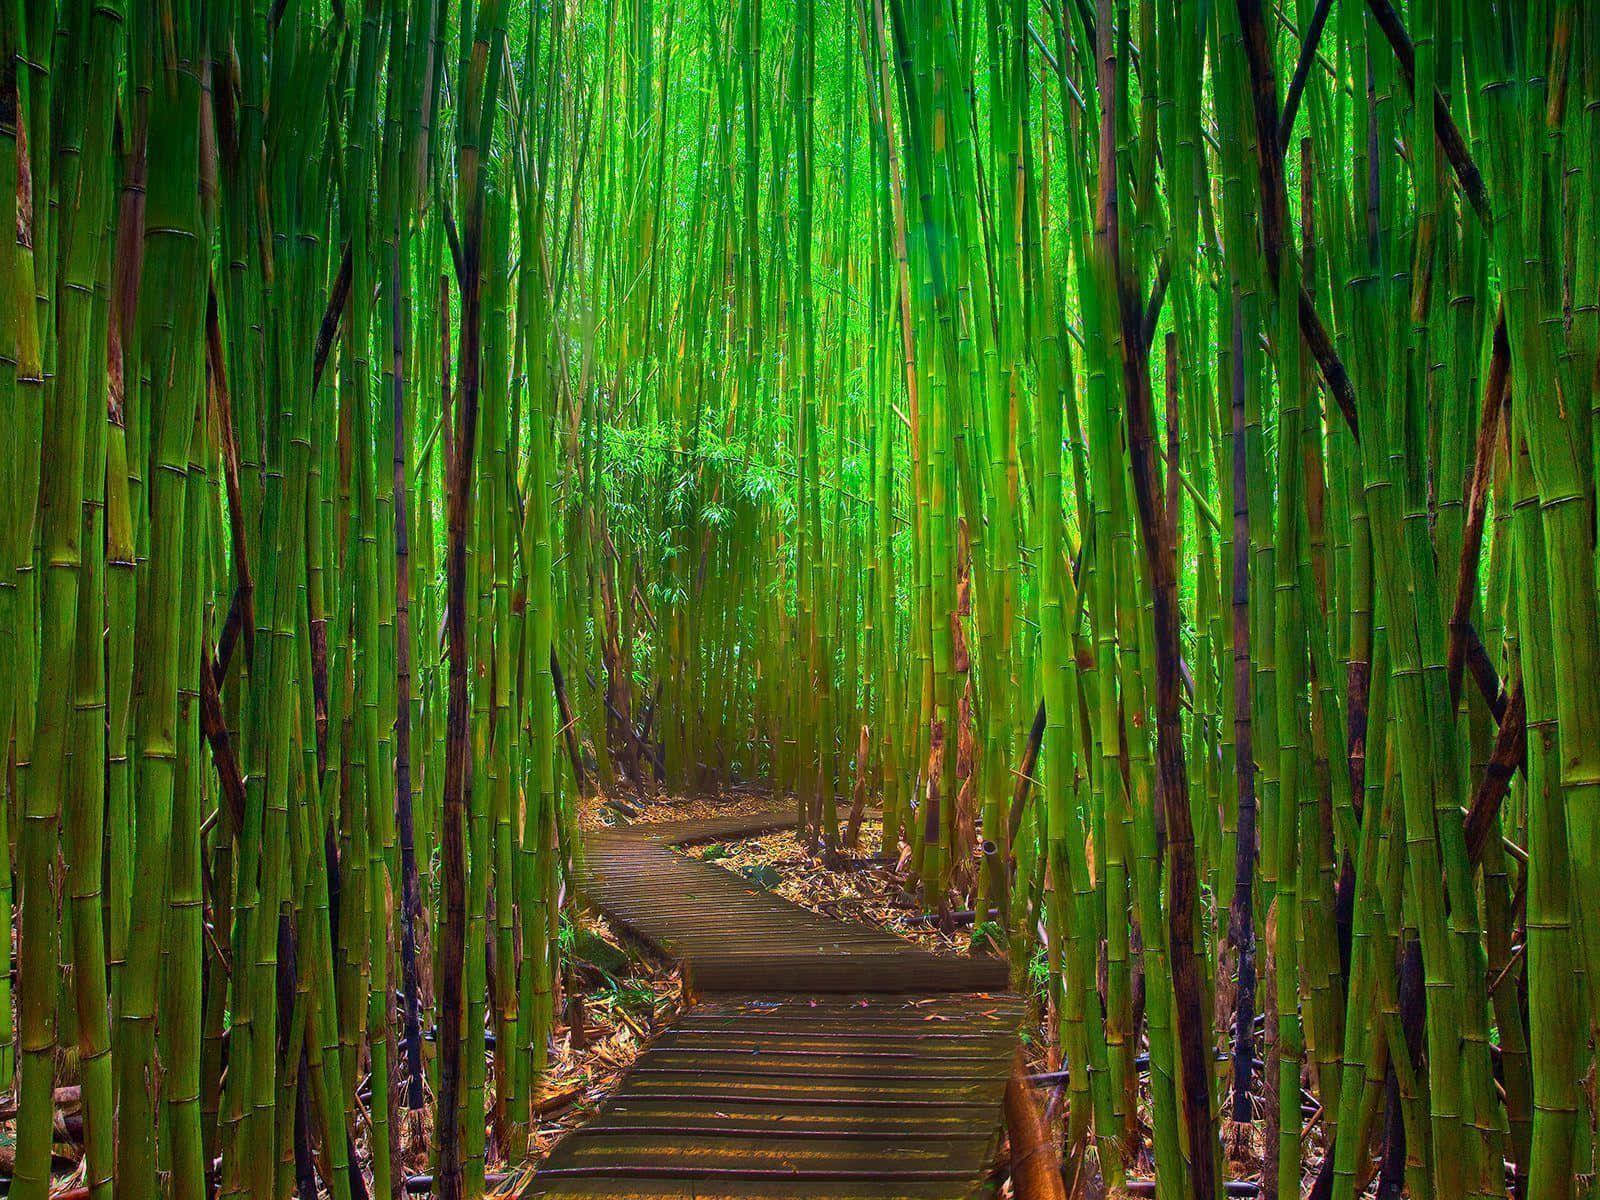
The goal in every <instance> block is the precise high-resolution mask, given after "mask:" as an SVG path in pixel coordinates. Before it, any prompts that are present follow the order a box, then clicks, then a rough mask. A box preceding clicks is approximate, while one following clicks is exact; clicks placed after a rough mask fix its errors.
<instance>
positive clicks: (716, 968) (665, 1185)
mask: <svg viewBox="0 0 1600 1200" xmlns="http://www.w3.org/2000/svg"><path fill="white" fill-rule="evenodd" d="M793 824H794V814H793V812H789V813H787V814H784V813H779V812H768V813H757V814H754V815H742V816H735V817H721V818H712V819H710V820H703V821H678V822H671V823H667V824H661V825H643V826H634V827H632V828H628V829H610V830H602V831H596V832H593V833H591V834H590V835H589V836H588V838H587V839H586V843H585V845H586V861H585V864H584V868H583V886H584V889H585V893H586V896H587V899H588V901H589V902H590V903H591V904H592V905H593V906H594V907H596V908H598V909H599V910H600V911H601V912H603V913H605V914H606V916H607V917H609V918H611V919H612V920H613V921H615V922H617V923H618V924H620V925H622V926H623V927H625V928H627V929H628V930H630V931H631V932H632V933H634V934H635V935H636V936H638V937H640V938H642V939H644V940H645V941H647V942H649V943H651V944H652V945H654V946H655V947H657V948H658V949H660V950H661V951H663V952H664V953H666V954H669V955H671V956H673V957H675V958H677V959H679V960H680V961H681V962H682V963H683V965H684V969H685V973H686V976H687V978H688V980H689V981H690V983H691V985H692V990H693V991H694V992H695V993H697V994H699V995H700V996H701V997H702V999H701V1002H700V1003H699V1004H698V1005H696V1007H694V1008H692V1009H690V1010H689V1011H688V1012H686V1013H684V1014H683V1016H681V1017H680V1018H679V1019H678V1020H677V1021H676V1022H674V1023H673V1024H672V1025H671V1026H669V1027H668V1029H667V1030H666V1031H665V1032H664V1033H663V1034H662V1036H661V1037H660V1038H659V1039H658V1040H657V1041H656V1043H655V1044H654V1045H653V1046H651V1048H650V1049H649V1050H647V1051H646V1052H645V1053H644V1054H643V1055H641V1056H640V1058H639V1060H638V1061H637V1062H636V1063H635V1064H634V1065H633V1067H632V1069H631V1070H630V1071H629V1072H628V1074H627V1076H626V1077H625V1078H624V1080H623V1082H622V1085H621V1087H620V1088H619V1089H618V1090H617V1092H616V1093H615V1094H614V1095H613V1096H612V1097H611V1099H610V1100H609V1101H607V1103H606V1104H605V1106H604V1107H603V1108H602V1109H601V1111H600V1112H599V1113H598V1114H597V1115H596V1116H595V1118H594V1120H593V1121H591V1122H590V1123H589V1124H588V1125H586V1126H584V1127H583V1128H581V1129H579V1130H577V1131H575V1132H574V1133H572V1134H570V1135H568V1136H567V1138H566V1139H565V1140H563V1141H562V1143H561V1144H560V1145H559V1146H558V1147H557V1148H556V1150H555V1151H554V1153H552V1154H551V1156H550V1158H549V1159H548V1160H546V1162H545V1163H544V1164H543V1165H542V1166H541V1167H540V1168H539V1170H538V1172H537V1173H536V1174H535V1175H534V1177H533V1180H532V1184H531V1187H530V1190H529V1191H528V1192H527V1193H526V1194H527V1195H528V1196H530V1197H542V1196H550V1197H557V1196H561V1197H577V1196H583V1197H617V1198H622V1197H627V1198H638V1197H649V1198H651V1200H699V1198H705V1200H711V1198H716V1200H732V1198H734V1197H762V1198H764V1197H816V1198H819V1200H820V1198H838V1200H844V1198H846V1197H852V1198H853V1197H860V1198H866V1197H879V1198H885V1200H889V1198H894V1197H901V1198H903V1200H947V1198H948V1200H955V1198H957V1197H969V1196H980V1195H985V1194H987V1193H988V1191H989V1190H990V1188H991V1184H990V1180H989V1166H990V1163H991V1162H992V1161H993V1159H994V1152H995V1147H996V1142H997V1139H998V1134H999V1121H1000V1111H1001V1109H1000V1106H1001V1099H1002V1096H1003V1095H1004V1092H1005V1086H1006V1079H1007V1077H1008V1075H1009V1074H1010V1070H1011V1060H1012V1057H1013V1055H1014V1053H1015V1049H1016V1033H1017V1027H1018V1024H1019V1022H1020V1020H1021V1016H1022V1006H1021V1002H1020V1000H1019V999H1018V998H1017V997H1016V996H1014V995H1012V994H1010V993H1009V992H1007V991H1006V990H1005V989H1006V968H1005V964H1003V963H1002V962H1000V961H999V960H998V959H989V958H952V957H948V956H941V955H935V954H931V953H929V952H927V951H925V950H922V949H921V948H919V947H916V946H913V945H911V944H909V943H907V942H904V941H902V940H901V939H899V938H896V937H894V936H892V935H890V934H887V933H883V932H881V931H879V930H876V929H871V928H869V927H867V926H863V925H856V924H849V923H846V922H843V921H835V920H832V919H830V918H828V917H824V916H820V915H818V914H816V913H813V912H810V911H809V910H807V909H803V908H800V907H799V906H798V905H794V904H790V903H789V902H788V901H786V900H783V899H780V898H779V897H777V896H774V895H772V894H770V893H768V892H764V891H761V890H760V889H758V888H755V887H752V886H751V885H749V884H747V883H745V882H744V881H742V880H741V879H739V878H738V877H737V876H736V875H733V874H732V873H731V872H728V871H724V870H723V869H721V868H720V867H715V866H711V865H709V864H707V863H702V862H699V861H698V860H696V859H692V858H690V857H688V856H687V855H684V854H681V853H679V852H678V850H677V849H676V847H678V846H683V845H687V844H690V843H693V842H706V841H720V840H724V839H731V838H741V837H750V836H754V835H756V834H759V833H764V832H770V831H772V830H775V829H783V828H787V827H791V826H793Z"/></svg>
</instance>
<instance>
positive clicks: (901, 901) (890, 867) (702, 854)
mask: <svg viewBox="0 0 1600 1200" xmlns="http://www.w3.org/2000/svg"><path fill="white" fill-rule="evenodd" d="M775 803H776V801H775V799H774V797H773V796H772V795H771V794H770V793H768V792H767V791H765V790H761V789H755V788H746V789H736V790H732V791H728V792H724V793H719V794H712V795H702V796H670V795H642V794H637V793H630V794H626V795H621V796H613V797H601V798H596V799H593V800H591V801H588V802H586V804H585V807H584V809H583V810H582V812H581V815H580V824H581V825H583V826H585V827H605V826H614V825H624V824H632V825H648V824H655V823H659V822H665V821H681V820H690V819H699V818H707V817H713V816H731V815H742V814H746V813H755V812H761V811H764V810H767V809H770V808H772V807H773V806H774V804H775ZM881 836H882V827H881V824H880V822H879V821H878V819H877V817H876V815H875V814H873V813H871V812H870V811H869V812H868V814H867V815H866V817H865V818H864V820H863V821H862V824H861V832H860V840H859V849H857V850H854V851H850V852H845V853H841V854H838V855H835V856H827V855H824V854H823V853H822V852H821V851H820V849H812V848H811V847H809V846H807V845H805V844H803V843H802V842H801V841H799V840H798V839H797V838H796V837H795V835H794V831H793V830H792V829H783V830H778V831H776V832H773V833H768V834H762V835H759V836H756V837H751V838H744V839H739V840H729V841H724V842H710V843H706V844H703V845H695V846H689V847H686V848H684V849H683V850H682V851H681V853H685V854H689V855H692V856H694V857H697V858H699V859H700V860H701V861H703V862H707V863H711V864H714V865H715V866H717V867H720V868H722V869H723V870H726V871H729V872H731V873H733V874H736V875H738V876H740V877H741V878H743V879H745V880H747V881H748V882H750V883H752V884H754V885H755V886H757V887H760V888H762V889H764V890H767V891H770V892H772V893H773V894H774V895H777V896H779V897H781V898H783V899H785V900H788V901H790V902H791V903H794V904H798V905H800V906H801V907H804V908H807V909H810V910H812V911H814V912H817V913H820V914H822V915H824V916H828V917H834V918H837V919H840V920H846V921H858V922H862V923H864V924H867V925H871V926H875V927H877V928H879V929H883V930H885V931H887V932H890V933H893V934H895V935H897V936H899V937H902V938H905V939H907V940H908V941H911V942H913V943H915V944H917V945H919V946H921V947H923V948H924V949H927V950H930V951H932V952H934V953H937V954H948V955H966V954H971V953H973V950H972V929H971V917H970V914H966V915H965V923H964V924H960V925H957V926H956V927H954V928H953V929H947V928H943V927H941V926H940V925H939V923H938V922H937V921H935V920H933V919H931V918H929V917H928V916H926V915H925V914H924V913H923V912H922V907H921V904H920V903H919V902H918V900H917V899H916V897H915V896H913V895H912V894H911V893H910V892H909V891H908V890H907V886H906V880H907V870H908V864H907V863H906V862H905V861H904V860H903V859H902V860H901V861H896V862H890V861H888V860H885V859H883V858H881V857H879V856H877V855H876V854H874V853H873V849H874V848H875V847H877V846H878V845H879V844H880V839H881ZM583 921H584V923H585V928H586V929H592V932H593V933H594V935H595V936H596V937H598V938H600V939H602V940H604V941H607V942H608V943H610V944H612V945H614V946H617V947H619V948H625V949H626V951H627V952H628V953H629V954H630V955H632V959H631V966H630V971H631V974H630V976H629V979H630V980H631V985H630V986H632V987H634V988H648V989H652V990H653V991H654V992H655V995H656V997H657V999H656V1001H655V1002H654V1003H653V1004H651V1005H648V1006H646V1008H645V1009H644V1010H642V1011H641V1010H639V1009H637V1008H632V1009H630V1008H629V1007H627V1005H628V1001H627V1000H626V999H625V998H621V997H619V996H616V995H615V994H613V996H612V998H610V999H608V1000H607V1001H604V1002H602V1003H607V1004H610V1005H612V1006H613V1007H612V1008H611V1009H608V1010H606V1011H607V1012H608V1013H609V1014H613V1015H608V1016H606V1017H605V1018H603V1019H604V1020H607V1021H609V1022H610V1023H611V1024H612V1026H613V1028H615V1027H616V1025H617V1024H619V1023H620V1024H623V1025H627V1024H629V1023H630V1022H632V1023H636V1024H637V1025H638V1026H640V1027H642V1028H639V1029H632V1030H631V1033H623V1034H622V1035H621V1036H617V1037H613V1038H612V1039H610V1040H609V1041H608V1040H605V1039H601V1040H598V1041H596V1042H593V1043H591V1045H590V1046H589V1047H588V1048H586V1049H585V1048H574V1047H572V1046H571V1043H570V1038H569V1035H568V1031H567V1027H566V1025H565V1024H561V1025H558V1028H557V1030H556V1037H557V1042H558V1047H557V1051H556V1052H555V1053H553V1055H552V1060H551V1061H552V1072H551V1079H552V1082H551V1084H550V1085H549V1090H550V1091H551V1092H553V1093H559V1092H560V1091H561V1090H562V1088H564V1087H570V1086H572V1085H571V1084H570V1083H566V1082H557V1081H565V1080H569V1079H571V1080H582V1081H583V1094H582V1098H581V1099H580V1100H579V1101H577V1102H575V1103H574V1104H573V1105H572V1106H571V1107H570V1108H568V1109H566V1110H565V1111H564V1112H562V1113H561V1114H559V1115H556V1116H553V1117H552V1118H550V1119H548V1120H546V1121H545V1122H544V1123H542V1124H541V1126H540V1128H539V1131H538V1138H537V1143H538V1144H537V1149H536V1151H535V1157H534V1158H533V1160H532V1162H537V1161H538V1160H539V1159H540V1158H542V1157H543V1156H544V1155H546V1154H548V1153H549V1150H550V1149H551V1148H552V1147H553V1145H554V1144H555V1142H556V1141H558V1140H559V1139H560V1137H561V1135H562V1134H564V1133H565V1132H567V1131H568V1130H570V1129H572V1128H574V1127H575V1126H577V1125H580V1124H582V1123H583V1121H584V1120H586V1119H587V1118H588V1116H589V1115H590V1114H591V1113H592V1112H593V1111H594V1109H595V1108H596V1107H597V1106H598V1104H599V1103H600V1102H601V1101H602V1100H604V1098H605V1097H606V1095H607V1094H608V1093H609V1091H610V1090H611V1089H612V1088H613V1087H615V1085H616V1084H617V1083H618V1082H619V1081H620V1079H621V1077H622V1075H623V1074H624V1073H625V1072H626V1070H627V1067H628V1066H629V1065H631V1063H632V1062H633V1060H634V1059H635V1058H636V1057H637V1056H638V1055H639V1054H640V1053H642V1052H643V1050H644V1049H645V1048H646V1047H647V1045H648V1043H649V1040H650V1037H649V1031H653V1030H659V1029H660V1028H661V1027H662V1026H664V1025H665V1024H667V1023H668V1022H669V1021H671V1020H672V1019H673V1018H674V1017H675V1016H676V1015H677V1013H678V1012H679V1011H680V1010H681V1006H682V1002H683V997H682V990H681V984H680V981H679V980H678V979H677V977H676V975H675V974H674V973H673V972H672V971H671V969H670V967H669V966H668V965H667V964H665V963H663V962H662V961H660V960H659V959H658V958H656V956H654V955H652V954H651V953H650V952H649V951H648V950H647V949H645V948H644V947H642V946H640V945H639V944H638V943H637V942H636V941H633V940H632V939H630V938H627V937H626V936H625V935H621V934H618V933H616V932H614V931H612V930H611V928H610V927H609V926H608V925H607V924H606V922H605V921H604V920H603V919H602V918H597V917H590V916H588V915H585V916H584V918H583ZM591 922H592V925H591V924H590V923H591ZM574 957H575V958H576V959H577V960H578V962H579V963H580V967H579V970H580V971H584V970H585V969H586V967H585V966H584V965H583V964H584V956H583V952H582V951H581V950H580V951H579V952H578V953H577V954H575V956H574ZM1031 966H1037V964H1031ZM1029 974H1030V975H1033V974H1035V972H1033V971H1030V972H1029ZM639 994H640V993H639V992H637V991H635V992H632V993H630V995H633V996H638V995H639ZM585 1003H586V1004H587V1005H589V1006H590V1007H591V1009H593V1008H595V1007H597V1002H596V999H595V996H594V994H592V993H591V994H590V995H588V996H586V998H585ZM619 1003H620V1004H621V1007H620V1008H617V1007H615V1006H616V1005H618V1004H619ZM1044 1009H1045V1005H1044V1004H1043V1003H1042V1002H1041V1003H1036V1004H1034V1005H1032V1006H1030V1013H1031V1015H1030V1017H1029V1020H1028V1022H1027V1024H1026V1025H1025V1027H1024V1028H1023V1030H1022V1035H1021V1041H1022V1047H1023V1052H1024V1058H1025V1063H1026V1067H1027V1070H1028V1072H1029V1073H1030V1074H1032V1075H1034V1076H1036V1077H1037V1076H1041V1075H1042V1076H1046V1078H1044V1079H1040V1080H1039V1086H1040V1095H1041V1099H1042V1101H1043V1102H1044V1104H1045V1107H1046V1112H1047V1114H1048V1115H1049V1117H1050V1119H1051V1121H1052V1124H1053V1125H1054V1126H1055V1129H1056V1134H1057V1137H1058V1139H1059V1138H1060V1137H1061V1136H1062V1133H1063V1130H1062V1124H1061V1123H1062V1121H1063V1120H1064V1118H1065V1115H1066V1111H1065V1110H1066V1089H1065V1086H1064V1084H1062V1083H1061V1082H1060V1079H1059V1077H1049V1073H1050V1072H1052V1071H1055V1070H1057V1069H1058V1068H1059V1066H1060V1062H1059V1057H1058V1056H1057V1055H1055V1054H1052V1053H1051V1052H1050V1047H1051V1046H1052V1044H1053V1042H1054V1037H1053V1033H1052V1030H1051V1029H1050V1028H1049V1027H1048V1019H1047V1017H1046V1016H1045V1015H1044ZM590 1019H591V1021H594V1020H596V1019H598V1014H597V1013H594V1012H591V1016H590ZM1256 1107H1257V1109H1258V1111H1257V1113H1256V1120H1255V1121H1253V1122H1252V1123H1251V1124H1249V1125H1246V1126H1230V1127H1229V1128H1228V1130H1227V1133H1228V1135H1229V1136H1228V1137H1227V1139H1226V1141H1227V1143H1228V1144H1227V1146H1226V1148H1225V1154H1226V1157H1227V1161H1228V1176H1229V1178H1230V1179H1231V1180H1233V1181H1234V1184H1233V1187H1232V1188H1230V1193H1229V1194H1230V1195H1245V1194H1248V1193H1247V1192H1246V1191H1245V1190H1244V1188H1247V1187H1248V1186H1249V1184H1250V1183H1259V1180H1260V1168H1261V1163H1262V1160H1263V1158H1264V1142H1263V1125H1264V1122H1263V1120H1262V1116H1263V1114H1262V1112H1261V1111H1259V1110H1260V1108H1261V1106H1260V1105H1259V1104H1258V1105H1257V1106H1256ZM1137 1125H1138V1128H1139V1135H1138V1136H1139V1139H1140V1142H1141V1143H1142V1146H1143V1148H1144V1149H1143V1152H1142V1153H1141V1155H1140V1156H1139V1157H1140V1161H1138V1162H1137V1163H1136V1164H1135V1178H1134V1179H1132V1180H1130V1183H1131V1184H1132V1191H1133V1194H1135V1195H1138V1194H1148V1193H1146V1191H1145V1189H1146V1188H1148V1187H1149V1186H1150V1183H1149V1181H1150V1177H1151V1175H1153V1168H1154V1162H1153V1160H1152V1158H1151V1156H1150V1146H1151V1140H1150V1133H1151V1112H1150V1097H1149V1093H1148V1087H1147V1080H1145V1081H1144V1083H1143V1084H1142V1086H1141V1088H1140V1099H1139V1119H1138V1121H1137ZM1322 1141H1323V1138H1322V1130H1321V1127H1320V1122H1313V1123H1312V1126H1311V1128H1309V1129H1308V1130H1307V1135H1306V1137H1305V1140H1304V1143H1303V1152H1304V1162H1303V1172H1304V1173H1303V1177H1302V1178H1303V1180H1304V1182H1305V1183H1306V1184H1309V1182H1310V1180H1311V1179H1312V1178H1314V1177H1315V1175H1316V1173H1317V1169H1318V1167H1319V1165H1320V1159H1321V1155H1322V1149H1323V1147H1322ZM1059 1144H1060V1143H1059V1140H1058V1145H1059ZM1091 1157H1092V1153H1091ZM1241 1184H1242V1185H1244V1188H1241V1186H1240V1185H1241ZM1095 1190H1096V1189H1095V1188H1094V1186H1092V1185H1091V1186H1090V1188H1089V1189H1088V1193H1087V1194H1090V1195H1093V1194H1095ZM1000 1195H1001V1197H1002V1198H1003V1197H1006V1196H1008V1195H1009V1181H1007V1182H1006V1183H1004V1184H1003V1185H1002V1187H1001V1190H1000Z"/></svg>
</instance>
